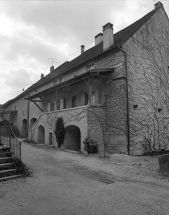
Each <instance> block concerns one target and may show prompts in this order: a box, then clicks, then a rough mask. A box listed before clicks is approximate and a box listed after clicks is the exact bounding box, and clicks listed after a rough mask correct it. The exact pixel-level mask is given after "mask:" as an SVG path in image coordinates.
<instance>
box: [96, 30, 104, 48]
mask: <svg viewBox="0 0 169 215" xmlns="http://www.w3.org/2000/svg"><path fill="white" fill-rule="evenodd" d="M102 41H103V34H102V33H99V34H97V35H96V36H95V46H96V45H98V44H99V43H101V42H102Z"/></svg>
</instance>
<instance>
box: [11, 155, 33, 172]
mask: <svg viewBox="0 0 169 215" xmlns="http://www.w3.org/2000/svg"><path fill="white" fill-rule="evenodd" d="M13 163H14V165H15V167H16V169H17V173H18V174H22V175H24V176H31V172H30V170H29V169H28V167H27V166H26V165H25V164H24V163H23V162H22V161H21V160H20V159H18V158H16V157H15V158H13Z"/></svg>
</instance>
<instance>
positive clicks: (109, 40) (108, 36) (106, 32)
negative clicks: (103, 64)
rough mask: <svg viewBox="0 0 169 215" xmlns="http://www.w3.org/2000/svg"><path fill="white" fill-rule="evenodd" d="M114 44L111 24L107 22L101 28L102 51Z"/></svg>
mask: <svg viewBox="0 0 169 215" xmlns="http://www.w3.org/2000/svg"><path fill="white" fill-rule="evenodd" d="M113 44H114V35H113V24H111V23H110V22H108V23H107V24H106V25H104V26H103V50H106V49H108V48H110V46H112V45H113Z"/></svg>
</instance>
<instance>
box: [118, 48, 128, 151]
mask: <svg viewBox="0 0 169 215" xmlns="http://www.w3.org/2000/svg"><path fill="white" fill-rule="evenodd" d="M121 47H122V46H121ZM121 47H120V46H118V48H119V49H120V50H121V51H122V52H123V54H124V61H125V65H124V66H125V76H126V101H127V107H126V109H127V152H128V155H130V121H129V120H130V119H129V95H128V71H127V53H126V52H125V51H124V50H123V48H121Z"/></svg>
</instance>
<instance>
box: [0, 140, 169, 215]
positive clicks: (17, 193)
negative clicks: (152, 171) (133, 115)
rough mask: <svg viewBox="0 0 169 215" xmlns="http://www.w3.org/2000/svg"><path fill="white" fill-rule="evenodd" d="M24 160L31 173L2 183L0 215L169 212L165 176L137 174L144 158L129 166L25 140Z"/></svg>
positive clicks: (126, 214)
mask: <svg viewBox="0 0 169 215" xmlns="http://www.w3.org/2000/svg"><path fill="white" fill-rule="evenodd" d="M22 160H23V162H24V163H26V164H27V166H28V167H29V168H30V169H31V170H32V171H33V176H32V177H26V178H19V179H15V180H11V181H6V182H1V183H0V215H76V214H77V215H85V214H86V215H110V214H112V215H123V214H124V215H143V214H144V215H146V214H152V215H164V214H165V215H168V214H169V182H167V181H163V182H161V181H160V180H157V179H155V178H154V177H152V178H151V177H150V175H146V174H145V177H144V173H142V174H141V175H140V176H139V168H140V169H141V168H143V169H145V168H144V164H143V163H142V164H141V165H140V163H139V165H138V166H136V165H134V167H133V165H131V167H132V168H129V167H127V165H126V164H125V165H122V164H121V165H120V166H119V164H118V163H116V162H115V161H113V162H112V163H111V162H110V160H104V159H100V158H99V159H98V158H92V157H87V156H84V155H79V154H73V153H70V152H69V153H68V152H63V151H59V150H56V149H53V148H50V147H46V146H39V147H38V146H36V147H35V146H33V145H31V144H26V143H23V144H22ZM142 166H143V167H142ZM133 168H135V169H136V170H137V171H133ZM124 172H125V173H126V174H125V175H126V176H127V177H125V175H124ZM127 172H130V174H127ZM136 175H137V177H136ZM130 176H131V177H130ZM138 176H139V177H138Z"/></svg>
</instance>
